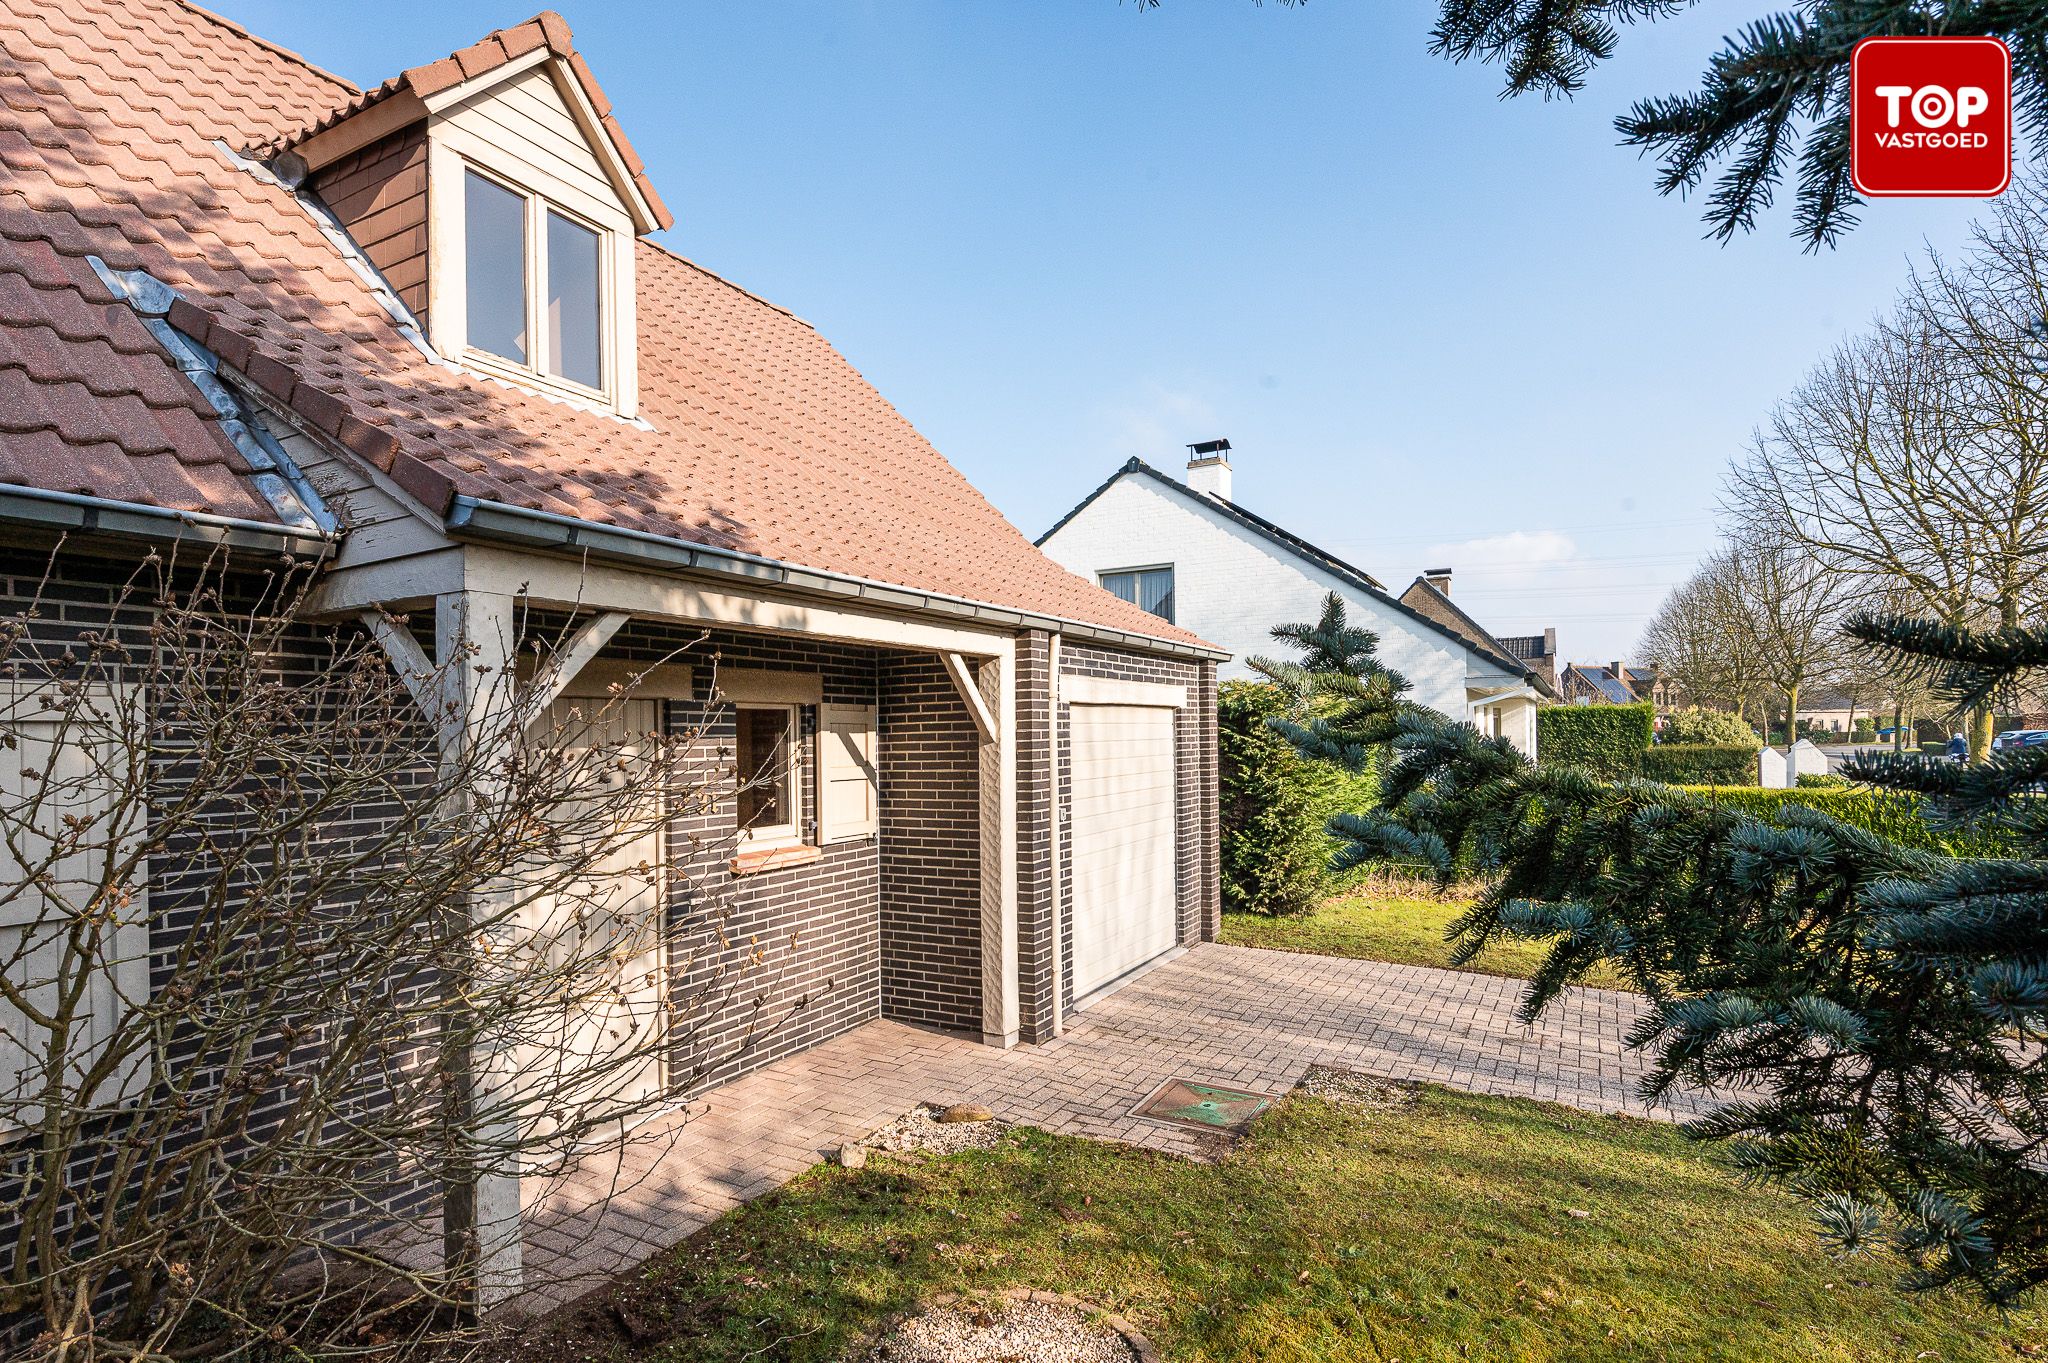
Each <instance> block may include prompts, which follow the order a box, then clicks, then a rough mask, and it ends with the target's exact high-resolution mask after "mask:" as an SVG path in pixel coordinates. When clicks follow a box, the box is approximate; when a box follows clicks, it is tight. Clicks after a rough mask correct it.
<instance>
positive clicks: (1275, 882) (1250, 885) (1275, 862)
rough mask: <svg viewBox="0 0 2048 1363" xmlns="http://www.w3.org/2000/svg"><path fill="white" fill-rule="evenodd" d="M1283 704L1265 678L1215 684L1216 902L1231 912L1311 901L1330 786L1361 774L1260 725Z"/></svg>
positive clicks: (1316, 889) (1322, 854)
mask: <svg viewBox="0 0 2048 1363" xmlns="http://www.w3.org/2000/svg"><path fill="white" fill-rule="evenodd" d="M1286 711H1287V697H1286V695H1285V694H1284V693H1283V692H1282V691H1281V689H1280V688H1279V687H1277V686H1274V685H1271V684H1270V683H1265V682H1249V681H1228V682H1225V683H1223V685H1222V686H1220V687H1219V688H1217V695H1216V724H1217V746H1218V752H1219V763H1218V768H1219V771H1218V774H1219V777H1220V779H1221V786H1222V790H1221V801H1220V803H1221V815H1222V820H1221V822H1222V843H1223V848H1222V873H1223V874H1222V879H1223V906H1224V907H1225V908H1226V909H1230V910H1233V911H1235V912H1240V913H1244V912H1250V913H1305V912H1307V911H1308V910H1310V909H1312V908H1314V907H1315V906H1316V904H1317V902H1318V901H1319V900H1320V899H1321V898H1322V889H1323V878H1324V875H1325V873H1326V871H1327V868H1328V865H1329V860H1330V852H1331V839H1330V835H1329V834H1328V833H1327V832H1325V831H1324V824H1325V822H1326V821H1327V819H1328V817H1329V805H1330V803H1331V801H1332V800H1333V798H1336V797H1337V787H1339V786H1341V785H1343V784H1344V783H1346V782H1347V781H1349V780H1358V779H1368V778H1364V777H1348V776H1346V775H1344V774H1342V773H1340V772H1339V771H1338V770H1337V769H1336V768H1335V767H1333V766H1331V765H1330V764H1328V763H1324V762H1318V761H1315V760H1313V759H1310V758H1306V757H1303V756H1301V755H1300V754H1299V753H1297V752H1296V751H1295V750H1294V748H1293V746H1292V745H1291V744H1289V743H1288V741H1287V740H1286V739H1284V738H1282V737H1281V736H1280V735H1279V734H1277V733H1275V732H1274V731H1273V729H1272V728H1271V727H1270V726H1269V725H1268V724H1267V720H1268V719H1270V718H1273V717H1276V716H1279V715H1282V714H1285V713H1286ZM1367 803H1370V800H1369V799H1368V800H1367Z"/></svg>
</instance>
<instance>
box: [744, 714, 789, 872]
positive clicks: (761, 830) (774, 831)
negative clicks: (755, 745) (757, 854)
mask: <svg viewBox="0 0 2048 1363" xmlns="http://www.w3.org/2000/svg"><path fill="white" fill-rule="evenodd" d="M732 707H733V710H732V714H733V813H734V817H735V819H737V818H738V813H739V786H740V784H741V780H740V745H739V717H740V712H741V711H743V710H756V711H772V712H776V713H779V714H781V715H782V716H783V723H784V725H785V726H786V727H785V728H784V730H783V732H784V735H785V739H786V742H787V745H788V748H787V751H788V754H789V760H788V762H787V764H786V766H785V769H784V771H783V782H784V792H783V801H782V807H783V811H784V813H785V814H787V815H788V818H787V819H786V820H785V821H783V822H780V823H774V824H761V825H757V826H755V827H752V828H748V827H744V826H742V827H741V828H740V830H739V835H740V846H741V847H742V848H747V849H759V848H766V847H795V846H798V845H800V844H801V843H802V842H803V836H802V834H803V815H804V811H803V800H804V780H803V774H804V768H803V721H804V707H803V706H802V705H800V704H798V703H796V702H794V701H779V700H736V701H734V702H733V703H732Z"/></svg>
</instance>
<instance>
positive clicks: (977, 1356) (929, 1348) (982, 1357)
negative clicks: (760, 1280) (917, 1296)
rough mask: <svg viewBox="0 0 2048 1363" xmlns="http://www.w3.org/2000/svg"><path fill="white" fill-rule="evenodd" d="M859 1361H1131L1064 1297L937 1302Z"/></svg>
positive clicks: (1115, 1339) (1112, 1335) (1119, 1340)
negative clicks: (979, 1303) (988, 1302)
mask: <svg viewBox="0 0 2048 1363" xmlns="http://www.w3.org/2000/svg"><path fill="white" fill-rule="evenodd" d="M855 1357H856V1359H857V1360H858V1363H1135V1360H1137V1359H1138V1358H1140V1357H1141V1355H1140V1354H1139V1352H1138V1350H1137V1349H1135V1348H1133V1347H1132V1346H1131V1343H1130V1341H1129V1340H1127V1339H1125V1338H1124V1337H1123V1336H1122V1335H1121V1334H1119V1333H1118V1332H1117V1331H1115V1330H1114V1329H1111V1328H1110V1327H1109V1326H1107V1325H1102V1324H1098V1323H1096V1322H1094V1321H1092V1320H1090V1319H1089V1317H1088V1313H1087V1312H1086V1311H1084V1310H1082V1309H1081V1308H1080V1307H1078V1306H1071V1305H1068V1304H1066V1303H1064V1302H1048V1301H1036V1300H1018V1301H1009V1302H998V1303H996V1304H995V1305H993V1306H987V1307H984V1306H976V1305H973V1304H970V1303H967V1302H958V1303H954V1304H951V1305H947V1306H935V1307H933V1308H931V1309H930V1310H928V1311H925V1312H923V1313H922V1314H920V1315H916V1316H912V1317H911V1318H910V1319H908V1320H906V1321H904V1322H903V1323H902V1324H900V1325H898V1326H897V1327H896V1328H895V1329H894V1330H892V1331H890V1332H889V1334H888V1335H886V1336H884V1337H883V1338H882V1340H881V1341H880V1342H879V1343H877V1344H875V1345H874V1346H873V1348H871V1349H870V1350H869V1351H868V1352H866V1353H863V1354H858V1355H856V1356H855Z"/></svg>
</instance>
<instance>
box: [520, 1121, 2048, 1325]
mask: <svg viewBox="0 0 2048 1363" xmlns="http://www.w3.org/2000/svg"><path fill="white" fill-rule="evenodd" d="M1574 1211H1577V1212H1583V1213H1586V1215H1584V1216H1577V1215H1574V1214H1573V1213H1574ZM1895 1267H1896V1266H1895V1265H1893V1264H1891V1263H1889V1262H1887V1261H1883V1260H1862V1261H1855V1262H1841V1261H1837V1260H1835V1259H1833V1258H1830V1257H1829V1256H1828V1255H1827V1254H1825V1253H1824V1252H1822V1250H1821V1249H1820V1248H1819V1246H1818V1245H1817V1243H1816V1241H1815V1240H1814V1237H1813V1233H1812V1229H1811V1225H1810V1223H1809V1222H1808V1221H1807V1219H1806V1217H1805V1216H1804V1215H1803V1213H1802V1211H1801V1209H1800V1208H1799V1207H1798V1206H1797V1205H1796V1204H1794V1203H1793V1202H1791V1201H1790V1200H1789V1199H1787V1198H1785V1197H1783V1196H1780V1195H1778V1194H1775V1193H1771V1192H1766V1191H1760V1190H1756V1189H1752V1188H1746V1187H1743V1186H1741V1185H1739V1184H1737V1183H1735V1182H1734V1181H1732V1180H1731V1179H1730V1177H1729V1176H1728V1175H1727V1174H1726V1173H1725V1172H1724V1171H1723V1170H1722V1169H1721V1168H1720V1167H1719V1166H1718V1165H1716V1164H1715V1163H1713V1162H1712V1160H1711V1158H1710V1157H1709V1155H1708V1154H1707V1153H1706V1152H1705V1151H1703V1150H1702V1149H1701V1148H1700V1147H1698V1146H1695V1145H1692V1144H1690V1143H1688V1142H1687V1141H1686V1140H1685V1139H1684V1138H1683V1137H1681V1136H1680V1135H1679V1134H1678V1133H1677V1131H1676V1130H1674V1129H1672V1128H1670V1127H1666V1126H1661V1125H1657V1124H1652V1123H1647V1122H1641V1121H1635V1120H1630V1119H1627V1118H1618V1117H1595V1116H1588V1115H1586V1114H1583V1113H1579V1112H1574V1111H1571V1110H1569V1109H1565V1108H1559V1107H1552V1106H1548V1105H1544V1104H1538V1103H1531V1102H1525V1101H1520V1100H1512V1099H1501V1098H1486V1097H1478V1096H1473V1095H1467V1094H1460V1093H1453V1092H1450V1091H1447V1090H1440V1089H1422V1090H1419V1091H1418V1094H1417V1097H1416V1101H1415V1102H1414V1103H1413V1104H1412V1105H1410V1106H1406V1107H1401V1108H1394V1109H1383V1110H1368V1111H1363V1112H1360V1111H1355V1110H1350V1109H1342V1108H1338V1107H1335V1106H1332V1105H1330V1104H1328V1103H1325V1102H1323V1101H1320V1100H1317V1099H1311V1098H1306V1097H1296V1098H1293V1099H1290V1100H1289V1101H1287V1102H1285V1103H1284V1104H1282V1105H1281V1106H1280V1107H1278V1108H1277V1109H1276V1110H1275V1111H1274V1112H1272V1113H1270V1114H1269V1115H1268V1116H1267V1117H1265V1118H1264V1119H1262V1121H1261V1122H1260V1124H1259V1125H1258V1127H1257V1128H1256V1129H1255V1131H1254V1134H1253V1136H1252V1138H1251V1139H1250V1140H1248V1142H1247V1143H1246V1144H1245V1145H1244V1146H1243V1147H1241V1148H1240V1149H1239V1150H1238V1151H1237V1152H1235V1153H1234V1154H1232V1155H1231V1156H1230V1157H1228V1158H1227V1159H1225V1160H1224V1161H1223V1162H1222V1163H1220V1164H1217V1165H1198V1164H1192V1163H1188V1162H1185V1161H1182V1160H1178V1159H1173V1158H1170V1157H1166V1156H1161V1155H1155V1154H1151V1153H1148V1152H1144V1151H1139V1150H1135V1149H1131V1148H1128V1147H1124V1146H1117V1145H1108V1144H1100V1143H1095V1142H1090V1141H1084V1140H1078V1139H1072V1138H1066V1137H1057V1136H1051V1135H1047V1134H1044V1133H1042V1132H1036V1131H1021V1132H1018V1133H1015V1134H1013V1136H1012V1137H1011V1138H1009V1139H1008V1140H1007V1141H1006V1142H1005V1143H1004V1144H1002V1145H1001V1146H999V1147H998V1148H997V1149H995V1150H991V1151H984V1152H971V1153H967V1154H962V1155H956V1156H951V1157H947V1158H943V1159H931V1160H928V1161H915V1160H912V1161H897V1160H893V1159H877V1160H876V1161H875V1162H874V1163H871V1164H870V1165H869V1166H868V1167H867V1168H866V1169H864V1170H859V1171H853V1170H842V1169H839V1168H836V1167H830V1166H821V1167H819V1168H817V1169H814V1170H812V1171H811V1172H809V1173H807V1174H805V1175H803V1176H802V1177H800V1178H798V1179H797V1180H796V1181H795V1182H793V1183H791V1184H790V1185H788V1186H787V1187H786V1188H784V1189H783V1190H781V1191H780V1192H777V1193H774V1194H771V1195H770V1196H768V1197H766V1198H764V1199H762V1200H761V1201H759V1202H756V1203H754V1204H752V1205H750V1206H747V1207H744V1208H741V1209H739V1210H737V1211H735V1212H733V1213H731V1214H729V1215H727V1216H726V1217H724V1218H723V1219H721V1220H720V1221H718V1222H717V1223H716V1224H714V1225H713V1226H711V1227H709V1228H708V1229H707V1230H706V1231H704V1232H703V1233H702V1234H700V1235H698V1236H697V1237H695V1238H694V1239H692V1240H691V1241H689V1242H688V1243H686V1244H685V1245H683V1246H681V1247H679V1248H678V1249H677V1250H675V1251H673V1252H672V1253H670V1254H668V1255H665V1256H661V1257H659V1258H656V1259H654V1260H651V1261H650V1262H649V1263H648V1264H647V1265H646V1266H645V1267H644V1268H643V1269H642V1270H641V1272H640V1273H639V1274H638V1275H637V1276H636V1278H635V1279H634V1280H633V1281H632V1282H631V1283H629V1284H627V1285H625V1286H623V1287H622V1288H620V1289H618V1293H619V1295H618V1296H617V1297H615V1298H614V1299H612V1300H595V1301H590V1302H586V1303H585V1304H584V1305H583V1306H582V1307H581V1308H580V1309H572V1311H570V1312H568V1313H565V1314H564V1315H563V1316H561V1317H558V1318H557V1319H556V1320H554V1321H551V1322H548V1323H546V1324H545V1325H543V1326H542V1327H541V1328H540V1330H539V1332H538V1333H537V1334H536V1335H535V1336H534V1337H532V1338H531V1339H529V1340H528V1341H527V1346H528V1356H530V1357H541V1356H546V1357H551V1358H555V1357H588V1358H592V1359H613V1360H627V1359H631V1360H655V1359H660V1360H674V1361H675V1363H682V1360H691V1361H692V1363H697V1361H699V1360H702V1361H703V1363H737V1360H741V1359H770V1358H774V1359H793V1360H820V1361H822V1360H831V1359H836V1358H838V1357H840V1355H841V1354H842V1352H843V1351H844V1350H846V1349H847V1348H848V1347H849V1345H850V1344H852V1343H854V1342H855V1341H857V1340H859V1339H860V1338H861V1337H862V1336H863V1335H864V1334H865V1333H866V1332H868V1331H871V1330H873V1329H876V1328H878V1327H879V1326H880V1324H881V1323H882V1322H884V1321H885V1320H887V1319H888V1318H889V1317H890V1315H891V1314H892V1313H894V1312H898V1311H902V1310H906V1309H909V1308H911V1307H912V1306H913V1305H914V1304H915V1303H916V1302H918V1301H919V1300H921V1299H922V1298H925V1297H927V1296H929V1295H930V1294H932V1293H936V1292H943V1291H969V1292H973V1291H995V1290H999V1289H1002V1288H1005V1287H1010V1286H1014V1285H1028V1286H1032V1287H1038V1288H1043V1289H1050V1290H1055V1291H1063V1292H1071V1293H1075V1294H1078V1295H1080V1296H1083V1297H1086V1298H1089V1299H1091V1300H1094V1301H1096V1302H1099V1303H1101V1304H1102V1305H1104V1306H1106V1307H1108V1308H1110V1309H1111V1310H1114V1311H1117V1312H1119V1313H1121V1314H1123V1315H1124V1316H1126V1317H1128V1318H1129V1319H1131V1320H1132V1321H1133V1322H1135V1323H1136V1324H1137V1325H1138V1327H1139V1328H1140V1329H1143V1330H1145V1331H1146V1332H1147V1333H1148V1334H1149V1335H1150V1336H1151V1338H1152V1340H1153V1342H1154V1343H1155V1344H1157V1345H1159V1346H1160V1347H1161V1349H1162V1350H1163V1351H1164V1352H1165V1354H1166V1356H1167V1357H1168V1358H1170V1359H1179V1360H1215V1361H1217V1363H1222V1361H1223V1360H1233V1361H1236V1360H1242V1361H1243V1363H1251V1361H1252V1360H1262V1361H1267V1363H1284V1361H1285V1360H1307V1359H1314V1360H1350V1359H1375V1358H1380V1359H1397V1358H1398V1359H1401V1360H1404V1361H1405V1363H1417V1361H1418V1360H1424V1359H1463V1358H1486V1359H1503V1358H1508V1359H1523V1360H1566V1359H1673V1358H1683V1359H1688V1360H1744V1361H1745V1363H1752V1361H1755V1360H1763V1361H1764V1363H1770V1361H1771V1360H1787V1361H1788V1363H1789V1361H1790V1360H1798V1361H1799V1363H1811V1361H1812V1360H1851V1359H1854V1360H1863V1359H1877V1358H1900V1359H1914V1358H1920V1359H1942V1360H1948V1361H1949V1363H1957V1361H1958V1360H1967V1359H1997V1358H2012V1357H2015V1356H2016V1354H2017V1352H2018V1351H2019V1350H2020V1349H2021V1348H2022V1346H2025V1349H2026V1350H2027V1351H2028V1352H2032V1351H2034V1350H2035V1349H2036V1348H2037V1347H2038V1346H2042V1345H2044V1344H2048V1332H2044V1328H2043V1321H2042V1319H2041V1317H2040V1316H2039V1315H2038V1314H2034V1313H2021V1314H2016V1315H2013V1316H2009V1317H2005V1318H2001V1317H1999V1316H1997V1315H1994V1314H1992V1313H1990V1312H1988V1311H1986V1310H1984V1309H1982V1308H1979V1307H1977V1306H1975V1305H1973V1304H1972V1303H1970V1302H1969V1301H1967V1300H1965V1299H1964V1298H1962V1297H1961V1296H1959V1295H1955V1294H1944V1295H1940V1296H1911V1295H1907V1294H1904V1293H1902V1292H1900V1291H1898V1290H1897V1289H1895V1288H1894V1287H1893V1286H1892V1285H1891V1281H1890V1279H1891V1275H1892V1273H1893V1272H1894V1271H1895ZM628 1319H630V1320H631V1321H632V1322H633V1326H634V1332H635V1333H636V1334H637V1336H638V1339H637V1341H636V1340H635V1339H633V1338H632V1337H630V1336H629V1335H628V1334H627V1332H626V1331H625V1330H622V1329H619V1328H617V1327H616V1326H614V1325H612V1324H610V1322H614V1321H621V1320H628Z"/></svg>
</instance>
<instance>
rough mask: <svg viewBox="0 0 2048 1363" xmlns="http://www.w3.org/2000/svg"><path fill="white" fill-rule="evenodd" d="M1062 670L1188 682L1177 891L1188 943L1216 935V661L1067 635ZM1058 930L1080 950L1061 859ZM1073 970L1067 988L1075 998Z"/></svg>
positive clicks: (1058, 760) (1058, 729)
mask: <svg viewBox="0 0 2048 1363" xmlns="http://www.w3.org/2000/svg"><path fill="white" fill-rule="evenodd" d="M1060 674H1061V675H1062V676H1075V677H1105V678H1110V679H1112V680H1116V681H1136V682H1161V683H1165V684H1167V685H1172V686H1185V687H1186V688H1187V689H1188V704H1187V705H1185V706H1184V707H1182V708H1181V709H1179V710H1177V711H1175V712H1174V719H1173V747H1174V755H1173V761H1174V785H1175V794H1174V800H1175V809H1174V830H1175V837H1174V898H1175V904H1176V908H1177V910H1178V913H1179V919H1180V922H1179V932H1180V941H1181V942H1182V943H1183V944H1188V943H1193V942H1199V941H1204V940H1210V939H1213V938H1214V937H1215V935H1216V930H1217V926H1218V924H1219V921H1220V920H1219V915H1220V914H1221V912H1222V900H1221V898H1220V894H1219V889H1218V882H1217V872H1218V864H1217V856H1218V849H1217V842H1216V838H1217V832H1218V827H1217V823H1216V819H1217V806H1216V667H1215V664H1213V663H1197V662H1186V661H1181V660H1178V659H1174V658H1163V657H1158V656H1154V655H1151V654H1143V653H1127V652H1123V651H1120V650H1117V649H1111V648H1104V647H1102V646H1100V645H1096V644H1082V643H1075V642H1072V641H1067V640H1063V641H1062V643H1061V648H1060ZM1069 708H1070V707H1068V706H1067V705H1065V704H1061V705H1058V706H1057V707H1055V715H1054V728H1055V766H1054V779H1055V781H1056V784H1057V789H1058V808H1059V811H1060V828H1061V830H1062V835H1063V836H1064V834H1065V832H1066V830H1067V828H1068V826H1069V825H1068V823H1067V810H1068V808H1069V804H1070V802H1071V800H1072V797H1073V772H1072V769H1071V768H1072V743H1071V732H1070V727H1069V717H1068V711H1069ZM1059 882H1060V883H1059V897H1058V898H1059V930H1060V935H1061V943H1062V954H1063V956H1064V958H1065V959H1068V960H1071V959H1072V958H1073V908H1074V899H1073V876H1072V867H1071V866H1070V864H1069V863H1068V862H1067V860H1066V859H1065V858H1061V860H1060V874H1059ZM1071 979H1072V975H1071V972H1069V973H1068V983H1067V985H1066V987H1065V988H1064V990H1063V994H1064V1002H1065V1003H1067V1004H1069V1005H1071V1004H1072V1002H1073V988H1072V985H1071Z"/></svg>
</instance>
